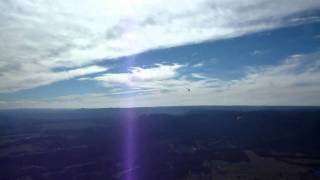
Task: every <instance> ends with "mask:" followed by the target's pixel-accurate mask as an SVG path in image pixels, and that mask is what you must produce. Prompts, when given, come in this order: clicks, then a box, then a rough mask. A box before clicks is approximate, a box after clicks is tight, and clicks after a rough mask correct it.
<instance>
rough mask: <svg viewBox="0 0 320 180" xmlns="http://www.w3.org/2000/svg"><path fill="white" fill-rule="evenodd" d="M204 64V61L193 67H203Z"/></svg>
mask: <svg viewBox="0 0 320 180" xmlns="http://www.w3.org/2000/svg"><path fill="white" fill-rule="evenodd" d="M203 66H204V63H203V62H201V63H197V64H194V65H193V66H192V67H194V68H200V67H203Z"/></svg>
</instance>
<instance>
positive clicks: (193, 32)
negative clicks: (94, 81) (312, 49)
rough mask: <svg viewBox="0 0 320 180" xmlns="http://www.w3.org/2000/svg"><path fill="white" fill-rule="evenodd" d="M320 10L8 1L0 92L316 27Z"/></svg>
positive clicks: (260, 4)
mask: <svg viewBox="0 0 320 180" xmlns="http://www.w3.org/2000/svg"><path fill="white" fill-rule="evenodd" d="M319 7H320V2H319V1H318V0H306V1H301V0H291V1H287V0H279V1H273V0H258V1H257V0H248V1H246V3H243V2H242V1H238V0H228V1H221V0H213V1H212V0H183V1H163V0H153V1H148V0H135V1H126V0H109V1H103V0H90V1H76V0H55V1H50V2H47V1H33V0H7V1H1V2H0V39H1V41H2V42H5V43H2V44H1V46H0V72H1V73H0V78H1V80H2V81H1V87H0V88H1V89H0V91H2V92H3V91H10V90H13V91H16V90H20V89H26V88H33V87H37V86H40V85H44V84H48V83H50V82H54V81H56V80H58V79H59V80H63V79H64V78H68V76H66V75H61V74H65V72H61V73H58V74H57V73H54V72H53V71H54V69H57V68H58V69H59V68H81V67H83V66H88V65H93V64H95V63H96V62H97V61H101V60H104V59H106V58H116V57H121V56H125V55H130V54H134V53H139V52H144V51H147V50H152V49H157V48H164V47H172V46H177V45H184V44H190V43H198V42H203V41H208V40H217V39H224V38H231V37H237V36H241V35H244V34H248V33H253V32H257V31H262V30H267V29H273V28H277V27H281V26H288V25H293V24H299V23H304V22H309V21H316V20H318V17H314V16H312V17H308V16H307V17H305V16H301V17H300V16H297V14H299V13H303V12H306V11H309V10H314V9H317V8H319ZM84 12H86V13H84ZM213 19H214V21H213ZM29 67H32V70H27V69H28V68H29ZM25 74H27V77H28V79H26V77H23V76H24V75H25ZM38 74H40V76H41V77H43V78H42V79H55V80H48V81H46V80H38V79H37V78H35V77H36V76H37V75H38ZM29 76H30V77H29ZM57 76H59V78H57ZM122 76H124V75H122ZM118 78H119V77H118ZM24 80H26V81H27V83H21V82H22V81H24ZM39 82H40V83H39ZM8 84H11V85H8ZM20 84H21V86H20ZM25 84H28V85H25Z"/></svg>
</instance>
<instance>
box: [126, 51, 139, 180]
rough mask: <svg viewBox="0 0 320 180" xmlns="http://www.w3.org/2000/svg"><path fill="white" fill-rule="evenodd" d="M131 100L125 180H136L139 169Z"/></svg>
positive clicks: (129, 63) (130, 64) (127, 112)
mask: <svg viewBox="0 0 320 180" xmlns="http://www.w3.org/2000/svg"><path fill="white" fill-rule="evenodd" d="M134 60H135V57H130V58H129V59H128V64H127V67H131V66H132V63H133V62H134ZM130 99H131V98H130V97H128V102H127V103H128V104H127V105H128V107H129V109H127V111H126V115H125V118H126V119H125V122H126V124H125V133H126V135H125V138H126V140H125V143H126V144H125V148H126V149H125V151H124V152H125V171H126V174H125V180H136V179H137V177H136V172H135V169H136V168H137V164H136V162H135V159H136V156H135V155H136V153H137V152H136V150H137V149H136V144H137V139H136V136H135V128H136V127H135V110H134V109H133V108H132V107H133V106H134V102H133V101H132V100H130Z"/></svg>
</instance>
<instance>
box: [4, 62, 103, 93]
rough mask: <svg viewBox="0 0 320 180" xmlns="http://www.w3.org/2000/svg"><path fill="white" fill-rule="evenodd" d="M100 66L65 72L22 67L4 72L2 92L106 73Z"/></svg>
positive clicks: (29, 66)
mask: <svg viewBox="0 0 320 180" xmlns="http://www.w3.org/2000/svg"><path fill="white" fill-rule="evenodd" d="M106 70H107V68H104V67H100V66H95V65H93V66H86V67H81V68H76V69H71V70H64V71H57V72H55V71H51V70H45V69H41V68H37V67H33V66H31V65H28V66H23V67H20V69H18V70H12V71H7V72H2V73H1V76H2V77H3V78H2V79H1V83H0V92H14V91H19V90H23V89H30V88H34V87H38V86H43V85H47V84H50V83H53V82H57V81H60V80H66V79H72V78H75V77H79V76H84V75H89V74H95V73H99V72H104V71H106Z"/></svg>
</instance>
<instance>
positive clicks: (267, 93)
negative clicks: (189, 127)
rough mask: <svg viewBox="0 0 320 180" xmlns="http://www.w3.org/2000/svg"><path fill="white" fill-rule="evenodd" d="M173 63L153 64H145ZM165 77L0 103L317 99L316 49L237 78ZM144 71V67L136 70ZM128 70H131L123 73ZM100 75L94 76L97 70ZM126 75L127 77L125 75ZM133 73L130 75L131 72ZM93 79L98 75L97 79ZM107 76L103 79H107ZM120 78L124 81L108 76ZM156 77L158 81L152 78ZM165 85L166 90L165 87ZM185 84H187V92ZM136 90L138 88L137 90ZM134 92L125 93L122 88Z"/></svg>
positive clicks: (319, 69)
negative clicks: (89, 91) (91, 91)
mask: <svg viewBox="0 0 320 180" xmlns="http://www.w3.org/2000/svg"><path fill="white" fill-rule="evenodd" d="M163 66H166V67H167V68H168V67H171V66H176V67H178V65H171V66H169V65H157V66H156V67H153V68H150V69H153V70H152V71H155V70H154V69H157V68H158V69H159V67H163ZM183 68H186V66H179V68H176V69H175V70H172V71H174V72H175V73H173V74H174V75H173V74H171V73H169V74H171V75H170V76H166V77H165V78H155V77H153V78H152V79H149V80H145V79H143V80H141V79H139V80H137V81H136V82H137V83H138V84H139V83H141V84H139V86H140V85H142V87H143V85H144V83H147V84H148V83H150V84H152V86H151V87H153V88H154V87H163V88H164V89H163V90H162V91H160V90H158V91H156V90H154V89H144V88H142V89H134V88H133V89H130V90H128V89H127V87H115V86H114V91H113V92H112V93H101V94H87V95H72V96H63V97H59V98H52V99H47V100H38V101H10V102H2V103H0V107H73V108H79V107H128V106H163V105H167V106H169V105H320V100H319V98H318V97H319V96H320V92H319V89H320V83H319V82H320V52H316V53H313V54H306V55H292V56H290V57H288V58H286V59H284V60H283V61H282V63H280V64H278V65H273V66H259V67H252V68H249V69H248V71H247V74H246V75H245V76H244V77H242V78H239V79H233V80H222V79H216V78H214V77H208V76H203V77H202V76H201V78H198V79H197V78H196V79H194V77H195V76H196V77H197V76H198V75H197V74H194V73H193V74H190V75H188V74H183V73H181V72H182V71H178V69H183ZM134 69H139V72H140V71H147V72H150V71H151V70H150V69H145V70H141V69H140V68H134ZM132 74H134V73H133V70H131V71H130V72H129V73H128V75H126V76H129V77H132V76H133V75H132ZM98 77H100V76H98ZM129 79H130V78H129ZM133 79H135V78H133ZM98 81H99V80H98ZM107 81H108V80H107ZM112 82H117V83H120V84H121V83H126V82H127V81H122V80H118V81H117V80H113V81H112ZM157 83H158V84H157ZM165 88H167V90H165ZM186 88H190V89H191V92H190V93H188V92H187V91H186ZM137 91H140V92H142V93H137ZM128 93H129V94H131V93H134V94H135V95H130V96H127V95H126V94H128Z"/></svg>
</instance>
